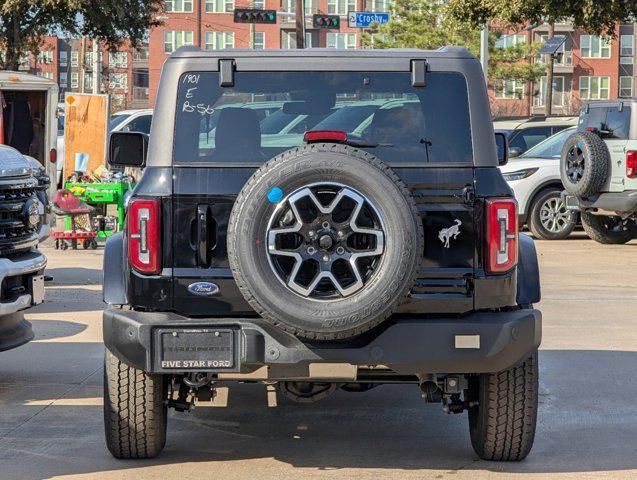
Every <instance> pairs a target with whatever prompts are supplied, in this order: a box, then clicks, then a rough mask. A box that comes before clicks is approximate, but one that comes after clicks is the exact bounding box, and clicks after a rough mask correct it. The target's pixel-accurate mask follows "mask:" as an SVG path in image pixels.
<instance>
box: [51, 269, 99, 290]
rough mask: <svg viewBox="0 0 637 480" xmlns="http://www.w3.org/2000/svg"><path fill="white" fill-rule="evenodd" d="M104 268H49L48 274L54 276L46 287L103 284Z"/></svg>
mask: <svg viewBox="0 0 637 480" xmlns="http://www.w3.org/2000/svg"><path fill="white" fill-rule="evenodd" d="M102 272H103V271H102V270H101V269H98V268H85V267H60V268H47V269H46V270H45V273H46V275H50V276H51V277H53V281H51V282H47V283H46V287H49V286H58V285H101V284H102Z"/></svg>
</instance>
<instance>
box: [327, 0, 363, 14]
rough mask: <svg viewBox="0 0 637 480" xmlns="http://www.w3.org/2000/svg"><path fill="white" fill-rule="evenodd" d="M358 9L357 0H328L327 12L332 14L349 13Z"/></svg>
mask: <svg viewBox="0 0 637 480" xmlns="http://www.w3.org/2000/svg"><path fill="white" fill-rule="evenodd" d="M355 10H356V0H327V13H328V14H330V15H347V12H350V11H355Z"/></svg>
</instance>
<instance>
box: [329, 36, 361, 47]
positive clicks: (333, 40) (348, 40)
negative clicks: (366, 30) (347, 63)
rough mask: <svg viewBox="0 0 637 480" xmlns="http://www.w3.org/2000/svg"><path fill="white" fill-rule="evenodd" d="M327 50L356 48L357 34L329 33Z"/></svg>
mask: <svg viewBox="0 0 637 480" xmlns="http://www.w3.org/2000/svg"><path fill="white" fill-rule="evenodd" d="M327 48H356V34H355V33H328V34H327Z"/></svg>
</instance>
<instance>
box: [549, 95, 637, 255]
mask: <svg viewBox="0 0 637 480" xmlns="http://www.w3.org/2000/svg"><path fill="white" fill-rule="evenodd" d="M560 170H561V176H562V182H563V183H564V187H565V188H566V193H565V196H566V204H567V207H568V208H569V209H571V210H580V211H581V214H582V225H583V227H584V230H585V231H586V233H587V234H588V235H589V236H590V237H591V238H592V239H593V240H595V241H597V242H599V243H606V244H622V243H626V242H628V241H630V240H632V239H633V238H635V237H636V236H637V223H636V220H637V99H632V100H613V101H601V102H591V103H588V104H587V105H585V106H584V107H583V108H582V111H581V113H580V118H579V123H578V128H577V133H575V134H574V135H573V136H572V137H571V138H569V139H568V140H567V141H566V143H565V144H564V148H563V150H562V157H561V165H560Z"/></svg>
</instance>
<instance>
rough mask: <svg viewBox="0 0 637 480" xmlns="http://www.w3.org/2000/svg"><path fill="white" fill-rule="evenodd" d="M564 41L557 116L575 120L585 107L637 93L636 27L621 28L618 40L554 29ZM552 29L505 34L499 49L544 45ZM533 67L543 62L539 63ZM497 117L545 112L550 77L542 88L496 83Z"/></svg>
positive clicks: (537, 84)
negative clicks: (510, 46)
mask: <svg viewBox="0 0 637 480" xmlns="http://www.w3.org/2000/svg"><path fill="white" fill-rule="evenodd" d="M554 35H555V36H556V37H557V36H559V37H563V38H564V43H563V44H562V46H561V47H560V50H559V52H558V53H559V55H558V59H557V61H556V62H555V65H554V79H553V102H552V104H553V109H552V110H553V113H554V114H564V115H568V114H576V113H577V111H578V109H579V106H580V104H581V102H582V101H586V100H597V99H616V98H630V97H633V96H636V95H637V93H636V90H635V89H636V88H637V69H635V64H637V24H622V25H617V26H616V29H615V35H614V37H613V36H611V35H608V36H597V35H590V34H588V33H587V32H584V31H581V30H577V29H575V28H573V26H572V25H571V24H569V23H562V24H556V25H555V34H554ZM547 36H548V26H547V25H542V26H540V27H538V28H535V29H532V30H525V31H522V32H507V34H506V35H504V36H503V37H502V38H501V39H500V41H499V42H498V45H499V46H508V45H515V44H518V43H530V42H537V41H542V40H545V39H546V38H547ZM533 61H535V62H544V61H545V59H544V58H543V56H542V57H539V56H538V57H537V58H535V59H533ZM489 95H490V97H491V103H492V109H493V112H494V115H495V116H517V115H534V114H543V113H544V112H545V101H546V76H543V77H542V78H541V79H540V81H538V82H531V83H527V84H525V83H519V82H515V81H503V82H497V83H496V84H495V85H493V88H491V89H490V92H489Z"/></svg>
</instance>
